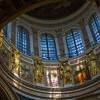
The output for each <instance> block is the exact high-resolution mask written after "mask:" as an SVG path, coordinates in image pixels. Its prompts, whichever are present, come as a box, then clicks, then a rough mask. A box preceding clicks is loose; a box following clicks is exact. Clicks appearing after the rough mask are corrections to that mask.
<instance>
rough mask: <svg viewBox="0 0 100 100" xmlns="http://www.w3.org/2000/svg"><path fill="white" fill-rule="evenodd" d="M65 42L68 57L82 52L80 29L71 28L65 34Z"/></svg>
mask: <svg viewBox="0 0 100 100" xmlns="http://www.w3.org/2000/svg"><path fill="white" fill-rule="evenodd" d="M66 43H67V48H68V55H69V57H70V58H71V57H75V56H78V55H80V54H82V53H84V50H85V48H84V45H83V42H82V39H81V34H80V31H78V30H76V29H71V30H70V31H69V32H68V33H67V36H66Z"/></svg>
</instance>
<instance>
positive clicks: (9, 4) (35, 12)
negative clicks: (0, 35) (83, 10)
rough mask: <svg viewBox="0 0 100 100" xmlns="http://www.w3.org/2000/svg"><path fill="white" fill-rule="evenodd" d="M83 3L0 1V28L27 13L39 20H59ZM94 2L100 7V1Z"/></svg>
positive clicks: (75, 0) (81, 0)
mask: <svg viewBox="0 0 100 100" xmlns="http://www.w3.org/2000/svg"><path fill="white" fill-rule="evenodd" d="M85 1H87V0H0V27H1V26H2V25H1V23H4V22H5V21H6V23H7V22H9V21H10V20H12V19H14V18H16V17H17V16H19V15H21V14H23V13H26V12H27V11H30V12H28V15H30V16H32V17H36V18H39V19H46V20H47V19H49V20H50V19H60V18H63V17H65V16H68V15H70V14H72V13H73V12H75V11H76V10H78V9H79V8H80V7H81V6H82V5H83V4H84V3H85ZM90 1H91V0H90ZM96 1H97V2H98V5H100V0H96ZM4 24H5V23H4Z"/></svg>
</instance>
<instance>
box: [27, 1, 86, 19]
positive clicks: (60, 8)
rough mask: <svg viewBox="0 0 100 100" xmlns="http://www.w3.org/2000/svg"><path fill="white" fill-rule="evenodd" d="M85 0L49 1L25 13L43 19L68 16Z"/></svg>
mask: <svg viewBox="0 0 100 100" xmlns="http://www.w3.org/2000/svg"><path fill="white" fill-rule="evenodd" d="M85 2H86V0H77V2H76V0H65V1H63V0H62V2H59V3H50V4H46V5H43V6H40V7H38V8H36V9H34V10H31V11H29V12H27V15H29V16H31V17H35V18H37V19H43V20H56V19H61V18H64V17H67V16H69V15H70V14H72V13H74V12H76V11H77V10H79V9H80V8H81V6H83V5H84V3H85Z"/></svg>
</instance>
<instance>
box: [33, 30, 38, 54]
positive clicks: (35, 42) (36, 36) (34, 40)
mask: <svg viewBox="0 0 100 100" xmlns="http://www.w3.org/2000/svg"><path fill="white" fill-rule="evenodd" d="M32 32H33V49H34V56H39V43H38V42H39V40H38V39H39V35H38V32H37V31H34V30H32Z"/></svg>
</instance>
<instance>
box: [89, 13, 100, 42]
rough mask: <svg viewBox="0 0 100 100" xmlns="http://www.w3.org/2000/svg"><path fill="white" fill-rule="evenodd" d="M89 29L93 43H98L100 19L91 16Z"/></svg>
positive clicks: (99, 40) (99, 38)
mask: <svg viewBox="0 0 100 100" xmlns="http://www.w3.org/2000/svg"><path fill="white" fill-rule="evenodd" d="M89 28H90V31H91V34H92V37H93V39H94V42H95V43H100V18H99V17H98V16H97V15H96V13H95V14H93V15H92V16H91V18H90V20H89Z"/></svg>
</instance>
